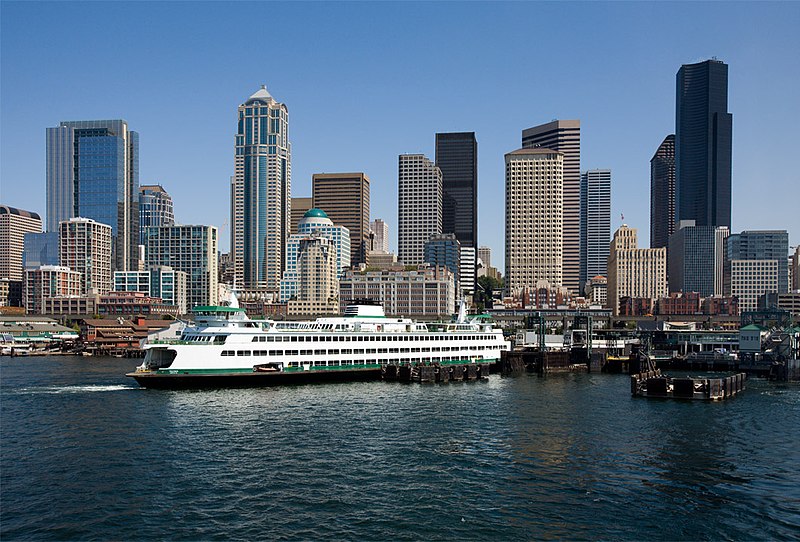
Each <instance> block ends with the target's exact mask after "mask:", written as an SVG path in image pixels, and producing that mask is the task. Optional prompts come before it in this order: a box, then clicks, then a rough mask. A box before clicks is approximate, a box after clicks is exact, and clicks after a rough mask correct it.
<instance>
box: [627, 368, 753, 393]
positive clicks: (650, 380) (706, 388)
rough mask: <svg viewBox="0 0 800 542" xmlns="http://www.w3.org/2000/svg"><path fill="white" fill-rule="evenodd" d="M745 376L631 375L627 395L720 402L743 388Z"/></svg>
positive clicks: (739, 374) (654, 373)
mask: <svg viewBox="0 0 800 542" xmlns="http://www.w3.org/2000/svg"><path fill="white" fill-rule="evenodd" d="M746 381H747V375H746V374H745V373H738V374H735V375H731V376H726V377H722V378H688V377H687V378H674V377H669V376H665V375H662V374H661V370H660V369H656V370H655V371H646V372H644V373H639V374H635V375H631V395H633V396H634V397H657V398H661V399H700V400H706V401H721V400H722V399H728V398H730V397H733V396H734V395H736V394H737V393H739V392H741V391H743V390H744V388H745V382H746Z"/></svg>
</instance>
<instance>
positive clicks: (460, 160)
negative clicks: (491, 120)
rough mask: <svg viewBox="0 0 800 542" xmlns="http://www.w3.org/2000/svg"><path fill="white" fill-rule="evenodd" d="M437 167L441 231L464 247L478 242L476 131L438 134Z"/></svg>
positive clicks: (472, 245)
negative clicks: (439, 176) (440, 179)
mask: <svg viewBox="0 0 800 542" xmlns="http://www.w3.org/2000/svg"><path fill="white" fill-rule="evenodd" d="M436 167H438V168H439V169H440V170H441V172H442V233H452V234H455V236H456V239H458V242H459V243H460V244H461V247H462V248H463V247H472V248H475V247H477V245H478V142H477V140H476V139H475V132H452V133H438V134H436Z"/></svg>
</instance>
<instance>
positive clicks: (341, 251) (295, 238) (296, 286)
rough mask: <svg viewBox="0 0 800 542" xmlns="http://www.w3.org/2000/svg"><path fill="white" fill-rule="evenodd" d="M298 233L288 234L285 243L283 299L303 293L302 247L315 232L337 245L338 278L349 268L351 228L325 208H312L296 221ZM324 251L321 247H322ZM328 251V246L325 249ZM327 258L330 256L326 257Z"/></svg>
mask: <svg viewBox="0 0 800 542" xmlns="http://www.w3.org/2000/svg"><path fill="white" fill-rule="evenodd" d="M297 230H298V233H296V234H293V235H291V236H289V241H288V242H287V243H286V270H285V271H284V272H283V279H282V280H281V287H280V300H281V301H288V300H290V299H299V298H301V297H303V296H304V292H303V291H302V288H303V284H302V276H301V275H302V273H301V272H302V270H301V269H300V255H301V254H300V248H301V246H303V241H304V240H305V239H309V238H311V237H312V236H314V235H321V236H323V237H325V238H326V239H328V240H329V241H330V242H331V246H333V248H334V252H333V257H334V259H335V260H336V262H335V268H336V277H337V279H338V278H339V277H340V276H341V275H342V274H343V273H344V271H345V270H346V269H348V268H350V265H351V262H350V255H351V254H352V251H351V247H350V240H351V239H352V236H351V235H350V230H348V229H347V228H346V227H344V226H340V225H336V224H334V223H333V221H332V220H331V219H330V218H329V217H328V215H327V214H326V213H325V211H323V210H322V209H310V210H309V211H307V212H306V214H305V215H304V216H303V218H302V220H300V221H299V222H298V224H297ZM320 250H322V249H320ZM324 250H325V251H326V252H327V250H328V249H327V248H326V249H324ZM325 260H326V261H327V255H326V256H325Z"/></svg>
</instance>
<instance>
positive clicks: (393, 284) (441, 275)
mask: <svg viewBox="0 0 800 542" xmlns="http://www.w3.org/2000/svg"><path fill="white" fill-rule="evenodd" d="M355 299H372V300H375V301H378V302H380V303H381V304H382V305H383V309H384V311H385V312H386V314H387V315H390V316H411V317H418V316H436V317H439V318H441V317H445V316H447V317H450V316H452V315H453V314H454V313H455V311H456V293H455V275H453V273H452V272H451V271H450V270H449V269H447V268H446V267H432V266H429V265H427V264H421V265H419V266H417V268H416V269H413V270H410V271H406V270H388V271H367V272H365V273H361V272H359V271H352V270H351V271H347V272H346V273H345V274H344V277H343V278H342V279H341V280H340V281H339V305H340V307H341V309H342V310H344V308H345V307H346V306H347V304H348V303H350V302H352V301H353V300H355Z"/></svg>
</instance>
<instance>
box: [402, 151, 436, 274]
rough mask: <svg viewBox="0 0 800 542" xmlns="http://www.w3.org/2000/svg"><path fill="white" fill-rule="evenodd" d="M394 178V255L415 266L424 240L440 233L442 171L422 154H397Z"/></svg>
mask: <svg viewBox="0 0 800 542" xmlns="http://www.w3.org/2000/svg"><path fill="white" fill-rule="evenodd" d="M397 179H398V190H397V202H398V208H397V219H398V220H397V222H398V227H397V258H398V259H399V260H400V261H401V262H403V263H404V264H406V265H417V264H420V263H422V262H423V251H424V248H425V242H426V241H427V240H428V239H430V238H431V236H433V235H438V234H440V233H442V171H441V170H440V169H439V168H438V167H436V165H434V163H433V162H431V161H430V160H428V159H427V158H426V157H425V156H424V155H422V154H401V155H400V157H399V164H398V175H397Z"/></svg>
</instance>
